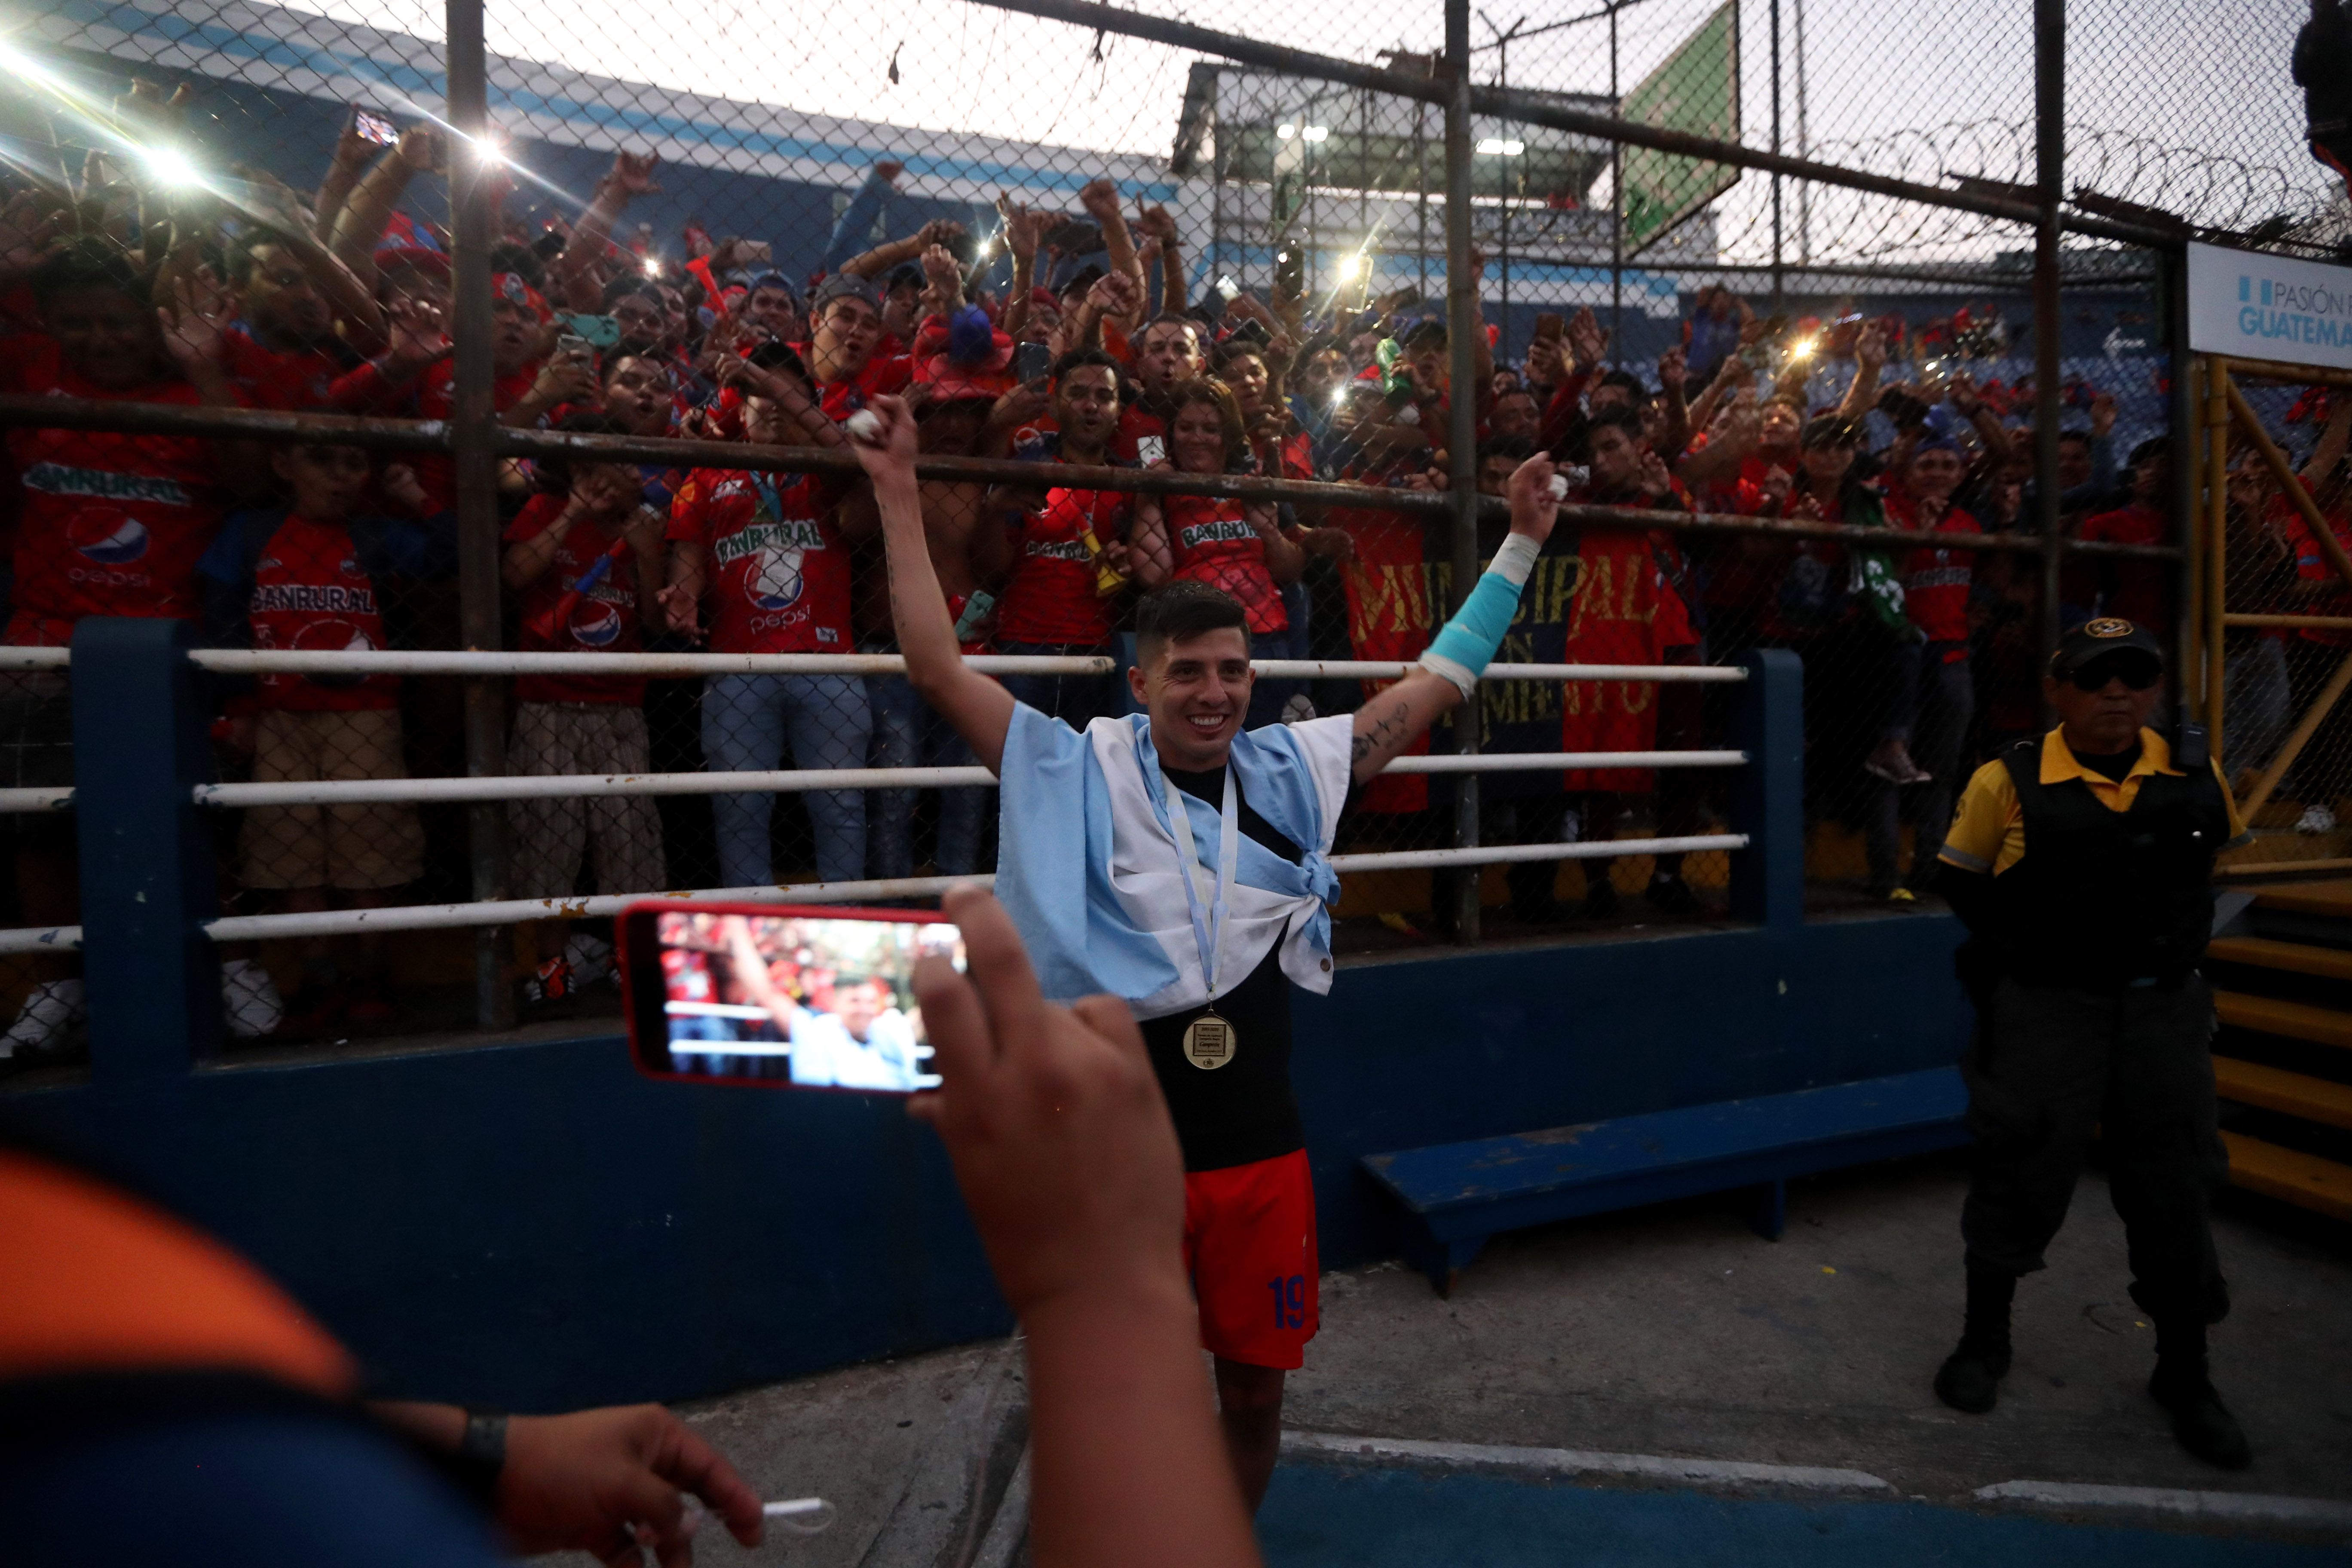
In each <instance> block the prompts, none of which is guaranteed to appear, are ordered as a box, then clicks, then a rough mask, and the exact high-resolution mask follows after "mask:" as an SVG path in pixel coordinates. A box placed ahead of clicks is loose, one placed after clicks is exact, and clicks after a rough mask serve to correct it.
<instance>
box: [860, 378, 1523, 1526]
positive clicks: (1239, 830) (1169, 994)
mask: <svg viewBox="0 0 2352 1568" xmlns="http://www.w3.org/2000/svg"><path fill="white" fill-rule="evenodd" d="M871 412H872V413H873V414H874V416H875V422H874V425H873V427H872V428H871V429H869V430H867V431H866V432H865V433H864V434H863V435H862V436H860V437H858V438H857V439H856V440H855V441H854V442H853V446H854V447H856V451H857V455H858V458H859V461H860V462H862V463H863V464H864V465H865V467H866V472H867V473H868V474H869V475H871V476H872V478H873V480H874V495H875V500H876V502H877V506H878V509H879V510H880V512H881V521H882V532H883V538H884V540H885V542H886V543H887V549H888V553H889V562H890V604H891V613H892V616H893V617H894V618H895V620H896V621H897V623H898V644H899V647H901V648H902V649H903V650H904V651H905V654H906V658H907V677H908V680H909V681H910V682H911V683H912V684H913V686H914V688H915V689H916V691H917V692H918V693H919V694H920V695H921V696H922V697H923V698H924V699H925V700H927V701H929V703H930V704H931V706H932V707H933V708H935V709H937V710H939V711H940V713H941V714H943V715H945V716H946V718H947V720H948V721H949V722H950V723H951V724H953V725H954V726H955V728H956V730H957V731H959V732H960V733H961V735H962V736H963V738H964V740H965V741H966V742H969V743H970V744H971V749H972V751H973V752H975V753H976V754H977V755H978V756H979V758H980V760H981V762H982V763H984V764H986V765H987V766H988V767H989V768H990V769H992V770H993V771H994V772H995V773H996V775H997V777H998V779H999V781H1000V782H1001V784H1002V785H1003V801H1002V821H1001V826H1000V834H999V839H1000V848H999V853H998V872H997V888H996V890H997V895H998V897H999V898H1000V899H1001V900H1003V903H1004V906H1005V908H1006V909H1007V910H1010V911H1011V912H1012V915H1013V921H1014V923H1015V924H1016V925H1017V926H1018V927H1019V928H1020V931H1021V936H1022V940H1023V942H1024V943H1025V944H1026V946H1027V947H1028V950H1029V953H1030V957H1031V959H1032V960H1033V961H1034V963H1035V964H1036V967H1037V972H1038V978H1039V980H1040V982H1041V983H1042V984H1043V985H1044V987H1045V994H1046V995H1048V996H1049V997H1053V998H1056V999H1068V998H1072V997H1077V996H1083V995H1088V994H1097V993H1103V992H1108V993H1109V994H1112V995H1115V996H1118V997H1121V998H1123V999H1125V1000H1126V1002H1127V1003H1128V1005H1129V1006H1130V1007H1132V1008H1133V1009H1134V1011H1135V1014H1136V1016H1138V1017H1139V1019H1141V1020H1142V1029H1143V1037H1144V1042H1145V1044H1146V1046H1147V1047H1149V1049H1150V1056H1151V1062H1152V1067H1153V1068H1154V1070H1155V1071H1156V1072H1157V1074H1158V1076H1159V1079H1160V1089H1161V1090H1162V1091H1163V1093H1164V1094H1165V1095H1166V1098H1167V1100H1168V1106H1169V1110H1170V1111H1171V1114H1172V1116H1173V1118H1174V1120H1175V1123H1176V1131H1177V1136H1178V1140H1179V1142H1181V1144H1182V1146H1183V1151H1184V1166H1185V1189H1186V1202H1185V1225H1184V1249H1185V1254H1186V1258H1185V1261H1186V1265H1187V1272H1188V1273H1189V1274H1190V1275H1191V1277H1192V1288H1193V1294H1194V1297H1195V1299H1196V1300H1197V1302H1198V1304H1199V1308H1200V1314H1201V1338H1202V1343H1203V1344H1204V1345H1205V1346H1206V1347H1207V1349H1208V1350H1209V1351H1210V1352H1212V1353H1213V1355H1214V1356H1215V1358H1216V1381H1217V1395H1218V1404H1219V1406H1220V1409H1221V1413H1222V1418H1223V1428H1224V1436H1225V1443H1226V1447H1227V1448H1228V1450H1229V1451H1230V1452H1231V1454H1232V1457H1233V1460H1234V1470H1235V1472H1236V1474H1237V1476H1238V1478H1239V1479H1240V1481H1241V1485H1242V1490H1243V1493H1244V1497H1245V1498H1246V1499H1247V1500H1248V1502H1249V1504H1250V1506H1251V1507H1252V1508H1253V1509H1254V1508H1255V1507H1256V1505H1257V1503H1258V1501H1259V1500H1261V1499H1262V1498H1264V1496H1265V1488H1266V1483H1267V1480H1268V1479H1270V1478H1271V1476H1272V1474H1273V1471H1274V1461H1275V1454H1276V1447H1277V1446H1278V1443H1279V1440H1280V1436H1281V1423H1282V1387H1283V1378H1284V1373H1286V1371H1287V1370H1288V1369H1290V1368H1293V1367H1297V1366H1298V1365H1300V1364H1302V1363H1303V1361H1304V1358H1305V1351H1306V1345H1307V1340H1309V1339H1311V1338H1312V1337H1313V1336H1314V1333H1315V1328H1316V1316H1317V1303H1316V1279H1317V1265H1316V1252H1315V1197H1314V1192H1313V1189H1312V1186H1311V1185H1310V1184H1309V1180H1308V1175H1307V1153H1306V1138H1305V1135H1304V1132H1303V1131H1302V1130H1301V1127H1300V1123H1299V1117H1298V1105H1297V1097H1296V1096H1295V1095H1294V1094H1293V1092H1292V1090H1291V1086H1290V995H1289V989H1290V987H1291V986H1292V985H1297V986H1299V987H1300V988H1302V989H1305V990H1307V991H1312V992H1317V993H1321V992H1326V991H1328V990H1329V989H1330V986H1331V915H1330V908H1329V905H1330V900H1332V899H1334V898H1336V897H1337V896H1338V893H1339V877H1338V876H1337V874H1336V873H1334V872H1333V870H1332V869H1331V866H1330V862H1329V860H1328V858H1326V857H1327V856H1328V853H1329V851H1330V847H1331V837H1332V831H1333V829H1334V827H1335V826H1337V824H1338V822H1339V814H1340V812H1341V810H1342V809H1343V807H1344V806H1345V805H1346V802H1347V799H1348V795H1349V791H1350V790H1351V788H1353V787H1354V786H1356V785H1360V784H1362V783H1363V782H1364V781H1366V780H1368V779H1370V777H1372V775H1373V774H1375V773H1379V772H1380V771H1381V769H1382V768H1384V767H1386V766H1387V765H1388V763H1389V762H1390V760H1391V758H1393V757H1395V756H1396V755H1397V754H1398V753H1399V752H1402V751H1403V750H1404V749H1405V748H1406V747H1407V746H1408V745H1410V744H1411V743H1412V741H1413V739H1414V738H1415V737H1416V736H1418V735H1420V734H1421V733H1423V731H1426V730H1427V729H1428V728H1429V726H1430V724H1431V723H1432V722H1433V721H1435V720H1437V719H1438V718H1439V717H1441V716H1442V715H1444V713H1446V712H1447V711H1449V710H1452V709H1453V708H1454V707H1455V706H1456V705H1457V704H1458V703H1460V702H1461V701H1463V700H1464V699H1465V698H1466V697H1467V696H1468V695H1469V694H1470V693H1471V692H1472V691H1473V690H1475V685H1476V680H1477V677H1478V673H1479V671H1481V670H1482V669H1484V668H1486V664H1487V662H1488V661H1489V660H1490V659H1492V658H1494V655H1495V649H1496V647H1497V646H1498V645H1499V644H1500V643H1501V641H1502V637H1503V633H1504V630H1505V628H1507V626H1509V625H1510V622H1511V618H1512V616H1514V615H1515V614H1516V613H1517V608H1518V602H1519V592H1520V589H1521V587H1522V586H1523V585H1524V584H1525V583H1526V582H1527V578H1528V572H1529V570H1530V568H1531V567H1532V566H1533V564H1534V562H1535V558H1536V552H1537V551H1538V549H1539V548H1540V547H1541V545H1542V543H1543V542H1544V540H1545V539H1546V537H1548V536H1549V534H1550V532H1551V527H1552V519H1553V515H1554V511H1555V507H1556V502H1555V501H1554V500H1553V496H1552V490H1551V479H1552V465H1551V462H1550V460H1549V458H1544V457H1541V456H1538V457H1535V458H1529V459H1528V461H1527V462H1526V463H1524V464H1523V465H1521V466H1520V468H1518V470H1517V472H1516V473H1514V474H1513V475H1512V476H1511V484H1510V502H1511V532H1510V536H1509V538H1508V539H1507V540H1506V541H1505V542H1504V544H1503V547H1502V548H1501V549H1500V550H1498V551H1496V554H1495V560H1494V562H1493V563H1492V564H1491V565H1490V566H1489V567H1488V568H1487V570H1486V574H1485V575H1484V576H1483V577H1481V578H1480V579H1479V582H1478V585H1477V587H1476V588H1475V591H1474V592H1473V593H1472V595H1471V596H1470V600H1469V602H1468V604H1467V605H1465V606H1464V608H1463V611H1462V613H1461V614H1460V615H1459V616H1455V617H1454V620H1453V621H1452V622H1450V623H1449V624H1448V625H1447V626H1445V628H1444V630H1443V631H1442V632H1440V633H1439V634H1438V637H1437V638H1436V639H1435V641H1433V643H1432V644H1431V646H1430V649H1429V652H1428V653H1426V654H1425V655H1423V658H1422V660H1421V667H1420V668H1418V669H1415V670H1412V671H1411V672H1409V673H1408V674H1407V675H1406V676H1405V677H1404V679H1402V680H1399V681H1397V682H1396V683H1395V684H1394V685H1392V686H1390V687H1388V688H1386V689H1383V690H1382V691H1381V693H1380V694H1379V695H1378V696H1377V697H1375V698H1374V699H1372V700H1370V702H1368V703H1366V704H1365V705H1364V707H1363V708H1362V709H1361V710H1360V711H1358V712H1355V713H1352V714H1344V715H1339V716H1337V717H1334V718H1329V719H1318V720H1313V721H1308V722H1306V723H1301V724H1294V725H1282V724H1272V725H1267V726H1265V728H1263V729H1258V730H1253V731H1244V730H1243V729H1242V718H1243V715H1244V713H1245V712H1246V711H1247V710H1248V708H1249V699H1250V688H1251V684H1252V681H1253V679H1254V677H1253V674H1252V671H1251V669H1250V662H1249V659H1250V644H1249V633H1248V630H1247V626H1246V623H1245V619H1244V611H1243V608H1242V606H1241V605H1240V604H1239V603H1237V602H1236V601H1235V600H1234V599H1233V598H1231V597H1230V596H1229V595H1225V594H1223V593H1221V592H1219V591H1218V590H1217V589H1215V588H1213V587H1211V586H1209V585H1208V584H1202V583H1196V582H1189V581H1186V582H1177V583H1171V584H1168V585H1167V586H1166V587H1164V588H1161V589H1160V590H1159V591H1158V592H1156V593H1154V594H1152V595H1149V596H1148V597H1146V598H1145V599H1144V601H1143V603H1142V605H1141V607H1140V609H1139V612H1138V615H1137V638H1136V665H1135V668H1133V670H1132V671H1130V673H1129V682H1130V684H1131V687H1132V689H1133V691H1134V694H1135V697H1136V700H1137V701H1138V702H1139V703H1140V704H1141V705H1142V706H1143V708H1144V709H1145V715H1144V716H1139V717H1129V718H1116V719H1114V718H1098V719H1096V720H1095V721H1093V722H1092V723H1090V724H1089V725H1088V726H1087V729H1086V731H1084V732H1083V733H1080V732H1079V731H1074V730H1072V729H1071V728H1070V727H1069V726H1068V725H1066V724H1064V723H1062V722H1060V721H1057V720H1054V719H1050V718H1048V717H1047V716H1045V714H1043V713H1041V712H1039V711H1037V710H1035V709H1034V708H1029V707H1025V706H1024V705H1022V704H1021V703H1018V702H1016V701H1015V700H1013V696H1012V694H1011V693H1010V692H1008V691H1006V690H1005V689H1004V688H1003V686H1000V685H999V684H997V682H996V681H994V680H992V679H990V678H989V677H987V676H985V675H982V674H980V673H979V672H978V671H976V670H973V669H971V668H968V667H967V666H966V665H965V664H964V662H963V658H962V656H961V653H960V652H959V650H958V648H957V646H956V638H955V628H954V626H953V625H952V623H951V622H950V619H949V616H948V609H947V602H946V600H945V598H944V597H943V596H942V595H941V594H940V585H939V580H938V578H937V576H936V575H935V574H933V572H932V568H931V563H930V554H929V550H928V549H927V548H926V545H925V542H924V536H923V522H922V513H921V504H920V501H919V497H918V494H917V490H916V485H915V472H914V463H915V458H916V432H915V421H914V417H913V416H912V415H911V414H909V413H908V410H907V408H906V406H905V405H903V404H901V403H900V402H899V401H898V399H896V398H891V397H877V398H876V399H875V400H874V401H873V403H872V405H871Z"/></svg>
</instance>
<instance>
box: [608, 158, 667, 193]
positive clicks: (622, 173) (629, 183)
mask: <svg viewBox="0 0 2352 1568" xmlns="http://www.w3.org/2000/svg"><path fill="white" fill-rule="evenodd" d="M657 162H659V160H658V159H657V158H656V156H655V155H654V154H653V153H614V154H613V168H612V172H611V173H610V174H606V175H605V176H604V189H606V190H608V191H612V192H614V193H616V194H618V195H624V196H650V195H659V194H660V191H661V185H660V184H659V183H658V182H656V180H655V179H654V164H655V163H657Z"/></svg>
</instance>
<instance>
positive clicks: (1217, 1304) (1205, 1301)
mask: <svg viewBox="0 0 2352 1568" xmlns="http://www.w3.org/2000/svg"><path fill="white" fill-rule="evenodd" d="M1184 1269H1185V1272H1186V1273H1188V1274H1190V1275H1191V1276H1192V1296H1193V1299H1194V1300H1197V1301H1198V1302H1200V1304H1201V1344H1202V1348H1203V1349H1205V1350H1207V1351H1208V1352H1210V1353H1211V1354H1212V1355H1218V1356H1223V1358H1224V1359H1225V1360H1227V1361H1237V1362H1241V1363H1244V1365H1248V1366H1270V1367H1280V1368H1282V1369H1284V1370H1286V1371H1287V1370H1289V1369H1292V1368H1295V1367H1297V1366H1300V1365H1303V1364H1304V1363H1306V1360H1307V1341H1309V1340H1311V1339H1313V1338H1314V1337H1315V1330H1316V1327H1317V1324H1318V1321H1319V1305H1320V1302H1319V1298H1318V1292H1317V1290H1316V1277H1317V1269H1316V1263H1315V1185H1314V1183H1313V1182H1312V1181H1311V1180H1310V1179H1309V1178H1308V1176H1307V1151H1306V1150H1304V1149H1296V1150H1293V1151H1292V1152H1289V1153H1287V1154H1277V1155H1276V1156H1275V1157H1274V1158H1273V1159H1271V1160H1258V1161H1254V1162H1253V1163H1249V1164H1246V1165H1228V1166H1226V1167H1225V1168H1224V1169H1223V1170H1221V1171H1188V1172H1186V1173H1185V1174H1184Z"/></svg>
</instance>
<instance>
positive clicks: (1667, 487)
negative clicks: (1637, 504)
mask: <svg viewBox="0 0 2352 1568" xmlns="http://www.w3.org/2000/svg"><path fill="white" fill-rule="evenodd" d="M1638 483H1639V484H1640V485H1641V489H1642V493H1643V495H1645V496H1648V497H1649V498H1650V499H1651V500H1664V499H1665V498H1666V496H1667V495H1669V494H1671V493H1672V492H1673V490H1674V488H1675V481H1674V476H1673V475H1671V474H1669V473H1668V472H1666V460H1665V459H1664V458H1661V457H1659V456H1658V455H1657V454H1656V453H1655V452H1648V451H1645V452H1643V454H1642V477H1641V479H1640V480H1639V481H1638Z"/></svg>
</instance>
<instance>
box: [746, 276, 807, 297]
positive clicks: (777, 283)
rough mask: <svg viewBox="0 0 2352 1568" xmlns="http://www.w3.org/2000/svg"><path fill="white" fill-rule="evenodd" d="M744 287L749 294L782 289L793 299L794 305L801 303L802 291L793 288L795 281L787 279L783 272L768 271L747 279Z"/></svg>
mask: <svg viewBox="0 0 2352 1568" xmlns="http://www.w3.org/2000/svg"><path fill="white" fill-rule="evenodd" d="M743 287H744V289H745V290H746V291H747V292H751V293H757V292H758V291H759V290H761V289H782V290H783V291H784V292H785V293H786V294H788V295H790V296H791V297H792V300H793V303H794V304H798V303H799V302H800V297H801V291H800V290H799V289H795V288H793V280H792V279H789V278H787V277H785V276H784V275H783V274H782V273H781V272H776V271H768V272H762V273H760V274H759V275H758V276H756V277H753V278H751V279H746V280H745V282H744V284H743Z"/></svg>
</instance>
